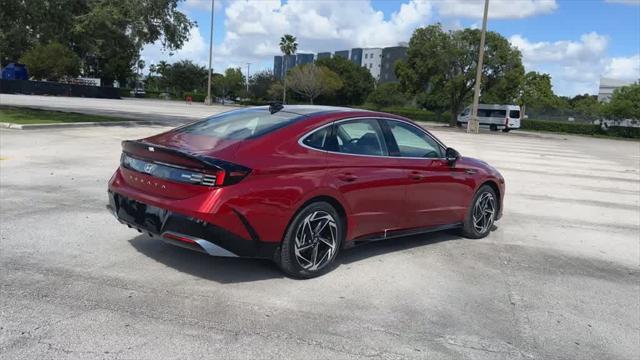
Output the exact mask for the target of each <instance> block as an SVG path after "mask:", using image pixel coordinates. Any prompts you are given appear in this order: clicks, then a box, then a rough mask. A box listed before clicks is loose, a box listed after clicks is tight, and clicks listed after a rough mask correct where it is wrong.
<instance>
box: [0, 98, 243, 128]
mask: <svg viewBox="0 0 640 360" xmlns="http://www.w3.org/2000/svg"><path fill="white" fill-rule="evenodd" d="M0 105H5V106H21V107H31V108H37V109H44V110H57V111H69V112H77V113H81V114H92V115H105V116H114V117H121V118H131V119H136V120H153V121H166V122H167V124H170V125H177V124H181V123H185V122H189V121H194V120H199V119H202V118H204V117H207V116H210V115H213V114H217V113H220V112H223V111H229V110H233V109H235V108H236V107H234V106H222V105H211V106H207V105H204V104H200V103H191V104H187V103H186V102H184V101H168V100H154V99H136V98H123V99H120V100H118V99H94V98H77V97H62V96H39V95H15V94H0Z"/></svg>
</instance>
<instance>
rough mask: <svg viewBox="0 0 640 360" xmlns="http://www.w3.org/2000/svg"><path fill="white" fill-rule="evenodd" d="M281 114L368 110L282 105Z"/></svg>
mask: <svg viewBox="0 0 640 360" xmlns="http://www.w3.org/2000/svg"><path fill="white" fill-rule="evenodd" d="M253 108H254V109H265V110H267V109H269V106H256V107H253ZM280 111H283V112H288V113H292V114H298V115H305V116H311V115H318V114H326V113H332V112H370V111H369V110H364V109H353V108H348V107H342V106H325V105H284V107H283V108H282V109H281V110H280Z"/></svg>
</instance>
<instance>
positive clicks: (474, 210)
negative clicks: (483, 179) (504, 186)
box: [462, 185, 498, 239]
mask: <svg viewBox="0 0 640 360" xmlns="http://www.w3.org/2000/svg"><path fill="white" fill-rule="evenodd" d="M497 213H498V198H497V196H496V193H495V191H494V190H493V189H492V188H491V187H490V186H488V185H484V186H482V187H481V188H480V189H478V191H477V192H476V195H475V196H474V197H473V201H471V206H469V210H468V211H467V216H466V218H465V220H464V224H463V228H462V234H463V235H464V236H465V237H467V238H470V239H481V238H483V237H485V236H487V235H489V233H490V232H491V228H492V227H493V222H494V221H495V218H496V215H497Z"/></svg>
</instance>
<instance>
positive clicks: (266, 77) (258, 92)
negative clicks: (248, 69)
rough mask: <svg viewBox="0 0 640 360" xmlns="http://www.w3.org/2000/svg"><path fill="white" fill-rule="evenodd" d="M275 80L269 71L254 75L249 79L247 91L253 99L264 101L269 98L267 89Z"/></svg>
mask: <svg viewBox="0 0 640 360" xmlns="http://www.w3.org/2000/svg"><path fill="white" fill-rule="evenodd" d="M275 81H276V79H275V76H273V72H271V70H264V71H260V72H257V73H254V74H253V75H251V77H250V78H249V90H250V92H251V96H252V97H253V98H254V99H261V100H265V99H267V98H269V89H270V88H271V86H272V85H273V84H274V83H275Z"/></svg>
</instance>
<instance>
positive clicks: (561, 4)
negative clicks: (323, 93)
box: [142, 0, 640, 96]
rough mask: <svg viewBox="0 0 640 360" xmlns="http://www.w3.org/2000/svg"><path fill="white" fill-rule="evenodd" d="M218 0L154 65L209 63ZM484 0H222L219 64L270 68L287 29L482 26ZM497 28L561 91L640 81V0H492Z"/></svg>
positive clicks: (310, 40)
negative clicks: (607, 79) (604, 81)
mask: <svg viewBox="0 0 640 360" xmlns="http://www.w3.org/2000/svg"><path fill="white" fill-rule="evenodd" d="M210 4H211V3H210V1H209V0H185V1H184V2H182V3H181V4H180V9H181V10H182V11H184V12H185V13H186V14H187V15H188V16H189V18H191V19H192V20H194V21H196V22H197V23H198V27H197V28H195V29H194V30H192V32H191V39H190V40H189V41H188V42H187V43H186V44H185V46H184V48H183V49H182V50H180V51H177V52H176V53H175V54H174V55H173V56H169V54H167V53H164V52H162V51H161V48H160V46H159V45H157V44H154V45H149V46H147V47H146V48H145V49H144V51H143V54H142V56H143V58H144V59H145V60H147V63H154V62H157V61H160V60H166V61H169V62H173V61H176V60H180V59H185V58H189V59H192V60H194V61H196V62H198V63H201V64H203V65H206V63H207V60H208V44H209V24H210V18H209V17H210V12H209V8H210ZM481 9H482V0H395V1H394V0H371V1H369V0H344V1H332V0H317V1H316V0H289V1H279V0H216V10H215V21H214V23H215V35H214V43H215V46H214V69H215V71H222V70H224V68H226V67H229V66H233V67H237V66H241V67H242V69H243V71H246V62H251V63H252V65H251V72H252V73H253V72H254V71H256V70H261V69H270V68H271V67H272V64H273V55H276V54H277V53H278V51H279V50H278V47H277V42H278V40H279V37H280V36H281V35H282V34H284V33H291V34H293V35H294V36H297V38H298V43H299V51H304V52H318V51H334V50H340V49H347V48H351V47H379V46H393V45H396V44H397V42H399V41H408V40H409V38H410V36H411V33H412V32H413V30H414V29H415V28H416V27H419V26H424V25H427V24H433V23H436V22H441V23H442V24H443V25H444V26H445V28H448V29H459V28H464V27H479V25H480V24H481V18H480V16H481V14H482V11H481ZM488 26H489V30H492V31H497V32H499V33H500V34H502V35H503V36H505V37H506V38H507V39H509V40H510V41H511V43H512V44H513V45H514V46H516V47H517V48H519V49H520V50H521V52H522V54H523V62H524V64H525V68H526V69H527V70H535V71H542V72H547V73H550V74H551V76H552V79H553V85H554V90H555V91H556V93H559V94H561V95H568V96H572V95H575V94H578V93H596V92H597V88H598V83H599V79H600V77H601V76H605V77H610V78H618V79H625V80H633V79H638V78H640V0H490V8H489V25H488Z"/></svg>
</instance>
